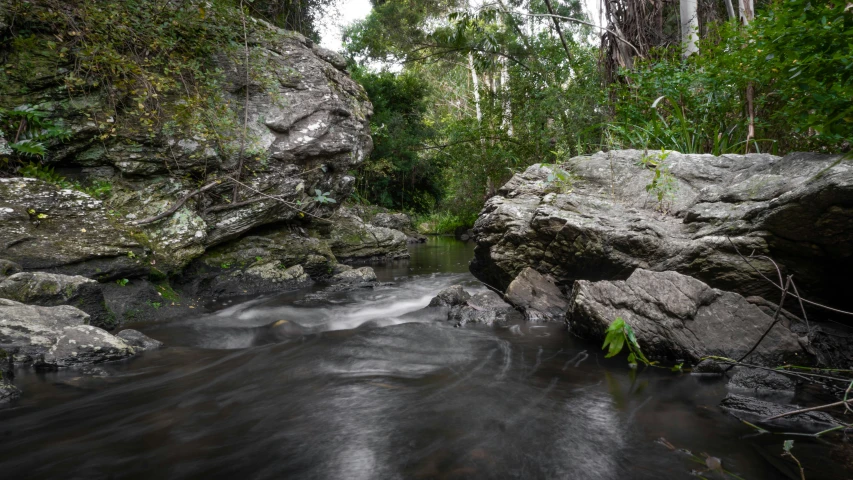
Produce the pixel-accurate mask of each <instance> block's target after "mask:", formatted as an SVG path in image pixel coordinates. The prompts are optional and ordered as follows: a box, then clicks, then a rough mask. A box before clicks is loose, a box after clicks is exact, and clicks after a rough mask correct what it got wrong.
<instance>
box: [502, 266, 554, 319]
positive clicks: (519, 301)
mask: <svg viewBox="0 0 853 480" xmlns="http://www.w3.org/2000/svg"><path fill="white" fill-rule="evenodd" d="M505 298H506V300H507V301H508V302H509V303H511V304H513V305H515V306H516V307H518V308H520V309H521V310H522V311H523V312H524V316H525V318H526V319H527V321H529V322H565V321H566V312H567V311H568V310H569V299H568V298H566V296H565V295H563V292H562V291H560V288H559V287H558V286H557V285H556V284H555V283H554V282H553V281H552V280H551V279H550V278H548V277H546V276H544V275H542V274H541V273H539V272H537V271H536V270H534V269H532V268H530V267H527V268H525V269H524V270H522V271H521V273H519V274H518V276H517V277H515V280H513V281H512V283H510V284H509V287H507V289H506V295H505Z"/></svg>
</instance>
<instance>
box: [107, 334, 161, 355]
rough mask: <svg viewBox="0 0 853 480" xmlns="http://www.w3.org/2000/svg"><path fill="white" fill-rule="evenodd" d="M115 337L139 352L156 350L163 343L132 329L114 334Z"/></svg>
mask: <svg viewBox="0 0 853 480" xmlns="http://www.w3.org/2000/svg"><path fill="white" fill-rule="evenodd" d="M116 337H118V338H120V339H122V340H124V342H125V343H127V344H128V345H130V346H131V347H134V348H135V349H136V350H137V351H139V352H143V351H146V350H157V349H158V348H161V347H162V346H163V342H161V341H159V340H154V339H153V338H151V337H149V336H147V335H145V334H144V333H142V332H140V331H138V330H133V329H126V330H122V331H120V332H118V333H117V334H116Z"/></svg>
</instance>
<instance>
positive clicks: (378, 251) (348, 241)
mask: <svg viewBox="0 0 853 480" xmlns="http://www.w3.org/2000/svg"><path fill="white" fill-rule="evenodd" d="M315 236H317V237H318V238H321V239H327V241H328V242H329V246H330V247H331V249H332V253H334V254H335V257H336V258H337V259H338V260H340V261H349V260H367V259H380V260H387V259H394V258H408V257H409V250H408V247H407V244H408V242H407V238H406V235H405V234H404V233H403V232H400V231H398V230H393V229H390V228H384V227H377V226H374V225H371V224H369V223H365V222H364V221H363V220H362V219H361V218H359V217H358V216H357V215H355V214H354V213H352V212H350V211H349V210H348V209H346V208H341V209H340V211H339V212H338V215H337V216H336V217H335V222H334V223H333V224H332V225H329V226H320V225H318V226H317V227H316V229H315Z"/></svg>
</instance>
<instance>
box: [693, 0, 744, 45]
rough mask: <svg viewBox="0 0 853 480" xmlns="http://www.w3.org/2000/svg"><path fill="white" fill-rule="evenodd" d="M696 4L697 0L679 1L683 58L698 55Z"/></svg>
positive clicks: (697, 15)
mask: <svg viewBox="0 0 853 480" xmlns="http://www.w3.org/2000/svg"><path fill="white" fill-rule="evenodd" d="M740 1H743V0H740ZM698 3H699V2H698V0H681V48H682V55H683V56H684V58H687V57H689V56H690V55H693V54H694V53H699V45H698V43H699V12H698Z"/></svg>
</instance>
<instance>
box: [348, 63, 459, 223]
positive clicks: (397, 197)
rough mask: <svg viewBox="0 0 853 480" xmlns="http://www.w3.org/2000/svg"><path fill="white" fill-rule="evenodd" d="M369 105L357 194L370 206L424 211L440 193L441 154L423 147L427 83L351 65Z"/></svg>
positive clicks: (429, 131) (405, 74)
mask: <svg viewBox="0 0 853 480" xmlns="http://www.w3.org/2000/svg"><path fill="white" fill-rule="evenodd" d="M353 77H354V78H355V79H356V80H357V81H358V82H359V83H361V84H362V85H363V86H364V88H365V90H366V91H367V95H368V97H369V98H370V101H371V103H373V110H374V114H373V117H372V118H371V134H372V136H373V143H374V147H373V152H372V153H371V155H370V158H369V159H368V160H367V161H366V162H364V163H363V164H362V165H361V167H360V169H359V171H358V175H357V181H356V192H357V195H358V196H359V198H361V199H363V200H366V201H367V202H369V203H373V204H375V205H381V206H383V207H387V208H392V209H397V210H413V211H416V212H425V211H429V210H431V209H432V207H433V206H434V205H435V203H436V201H437V200H438V199H439V198H440V197H441V195H442V193H443V189H442V186H441V181H442V177H441V170H440V168H441V166H442V163H441V160H442V159H441V158H440V157H436V156H435V155H430V154H429V151H428V150H424V147H425V145H426V142H427V141H428V140H429V139H430V138H432V137H433V135H434V129H432V128H431V127H429V126H428V125H427V122H426V112H427V109H428V98H429V95H430V93H431V91H430V86H429V85H428V84H427V82H426V81H425V80H424V79H423V78H422V77H420V76H419V75H417V74H416V73H414V72H411V71H408V72H403V73H400V74H395V73H391V72H387V71H383V72H379V73H374V72H371V71H369V70H368V69H367V68H365V67H356V68H354V69H353Z"/></svg>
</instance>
